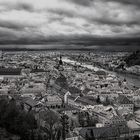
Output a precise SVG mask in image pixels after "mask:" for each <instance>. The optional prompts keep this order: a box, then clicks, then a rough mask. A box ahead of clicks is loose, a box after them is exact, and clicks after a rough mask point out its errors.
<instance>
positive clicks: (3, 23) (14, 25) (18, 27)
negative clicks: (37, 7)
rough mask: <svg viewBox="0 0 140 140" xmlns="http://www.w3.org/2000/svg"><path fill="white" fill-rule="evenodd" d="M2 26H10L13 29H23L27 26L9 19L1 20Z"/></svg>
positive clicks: (0, 25) (0, 24)
mask: <svg viewBox="0 0 140 140" xmlns="http://www.w3.org/2000/svg"><path fill="white" fill-rule="evenodd" d="M0 27H2V28H9V29H13V30H22V29H23V28H24V27H25V26H24V25H20V24H19V23H12V22H9V21H0Z"/></svg>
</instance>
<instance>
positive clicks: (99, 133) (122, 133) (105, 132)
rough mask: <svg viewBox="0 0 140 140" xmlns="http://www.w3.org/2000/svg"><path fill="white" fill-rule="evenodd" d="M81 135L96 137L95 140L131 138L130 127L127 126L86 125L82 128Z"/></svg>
mask: <svg viewBox="0 0 140 140" xmlns="http://www.w3.org/2000/svg"><path fill="white" fill-rule="evenodd" d="M80 135H81V136H82V137H83V138H85V139H86V137H89V138H91V137H92V138H94V139H95V140H113V139H117V138H118V139H119V138H120V137H121V138H122V140H124V139H126V138H129V137H130V136H129V128H128V127H127V126H126V125H125V126H123V125H122V126H107V127H99V128H97V127H84V128H82V129H81V130H80Z"/></svg>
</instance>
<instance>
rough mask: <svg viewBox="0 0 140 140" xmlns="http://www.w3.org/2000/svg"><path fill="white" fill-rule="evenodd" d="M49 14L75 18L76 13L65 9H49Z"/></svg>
mask: <svg viewBox="0 0 140 140" xmlns="http://www.w3.org/2000/svg"><path fill="white" fill-rule="evenodd" d="M47 11H48V12H50V13H53V14H56V15H59V16H62V17H70V18H72V17H74V16H76V13H75V12H74V11H72V10H67V9H49V10H47Z"/></svg>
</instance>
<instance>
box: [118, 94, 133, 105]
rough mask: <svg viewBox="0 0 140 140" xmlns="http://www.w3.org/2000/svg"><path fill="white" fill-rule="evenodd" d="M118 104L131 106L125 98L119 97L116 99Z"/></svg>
mask: <svg viewBox="0 0 140 140" xmlns="http://www.w3.org/2000/svg"><path fill="white" fill-rule="evenodd" d="M118 103H119V104H133V103H132V102H131V101H130V100H129V99H128V98H127V97H126V96H124V95H119V97H118Z"/></svg>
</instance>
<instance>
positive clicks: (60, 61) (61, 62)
mask: <svg viewBox="0 0 140 140" xmlns="http://www.w3.org/2000/svg"><path fill="white" fill-rule="evenodd" d="M60 65H63V61H62V56H61V55H60V60H59V66H60Z"/></svg>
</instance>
